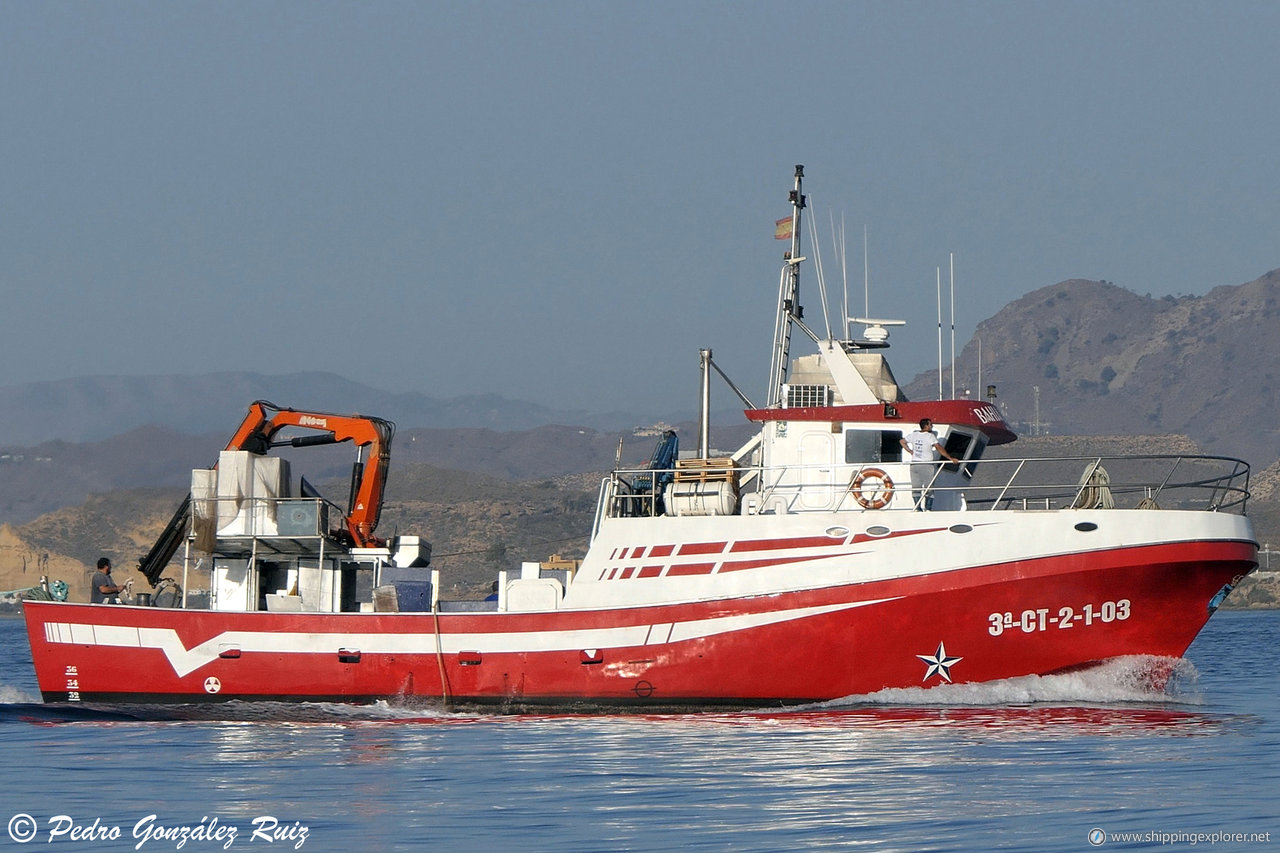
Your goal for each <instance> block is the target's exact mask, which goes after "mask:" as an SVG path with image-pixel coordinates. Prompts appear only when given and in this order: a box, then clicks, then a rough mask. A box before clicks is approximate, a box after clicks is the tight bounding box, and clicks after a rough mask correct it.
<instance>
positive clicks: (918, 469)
mask: <svg viewBox="0 0 1280 853" xmlns="http://www.w3.org/2000/svg"><path fill="white" fill-rule="evenodd" d="M898 443H899V444H901V445H902V449H903V450H906V451H907V452H909V453H910V454H911V502H912V503H913V504H914V505H915V508H916V512H920V511H921V510H928V509H933V495H930V494H928V493H926V492H925V491H924V489H925V486H927V485H929V483H930V482H932V481H933V477H934V474H935V473H936V472H937V466H935V465H934V463H935V462H937V461H938V456H942V457H944V458H945V459H947V460H949V461H951V462H959V461H960V460H959V459H957V458H955V457H954V456H952V455H951V454H950V453H948V452H947V449H946V448H945V447H943V446H942V445H941V444H939V443H938V436H937V434H936V433H935V432H934V431H933V421H932V420H930V419H929V418H921V419H920V429H918V430H916V431H915V432H911V433H908V434H907V435H905V436H903V437H902V438H900V439H898Z"/></svg>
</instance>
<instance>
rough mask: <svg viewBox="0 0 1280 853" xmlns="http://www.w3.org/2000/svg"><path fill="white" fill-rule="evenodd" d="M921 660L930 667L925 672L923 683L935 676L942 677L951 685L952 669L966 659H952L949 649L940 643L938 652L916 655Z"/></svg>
mask: <svg viewBox="0 0 1280 853" xmlns="http://www.w3.org/2000/svg"><path fill="white" fill-rule="evenodd" d="M916 657H918V658H920V660H922V661H924V662H925V664H926V665H927V666H928V669H926V670H925V673H924V678H922V679H920V680H921V681H928V680H929V679H930V678H932V677H933V676H934V674H937V675H940V676H941V677H942V680H943V681H945V682H947V683H948V684H950V683H951V667H953V666H955V665H956V664H958V663H959V662H960V661H962V660H964V658H958V657H950V656H948V655H947V647H946V646H945V645H944V644H943V643H941V642H940V643H938V650H937V651H936V652H934V653H933V654H931V655H916Z"/></svg>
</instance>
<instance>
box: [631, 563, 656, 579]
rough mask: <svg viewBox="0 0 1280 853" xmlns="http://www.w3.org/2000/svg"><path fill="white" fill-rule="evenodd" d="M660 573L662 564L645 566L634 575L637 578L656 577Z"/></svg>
mask: <svg viewBox="0 0 1280 853" xmlns="http://www.w3.org/2000/svg"><path fill="white" fill-rule="evenodd" d="M660 574H662V566H645V567H644V568H643V569H641V570H640V572H639V573H638V574H637V575H636V577H638V578H656V577H657V576H658V575H660Z"/></svg>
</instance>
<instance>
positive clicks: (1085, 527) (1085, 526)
mask: <svg viewBox="0 0 1280 853" xmlns="http://www.w3.org/2000/svg"><path fill="white" fill-rule="evenodd" d="M1097 529H1098V525H1096V524H1094V523H1093V522H1092V521H1082V522H1080V523H1079V524H1077V525H1076V530H1079V531H1080V532H1081V533H1092V532H1093V531H1095V530H1097Z"/></svg>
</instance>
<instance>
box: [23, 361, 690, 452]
mask: <svg viewBox="0 0 1280 853" xmlns="http://www.w3.org/2000/svg"><path fill="white" fill-rule="evenodd" d="M254 400H271V401H273V402H275V403H278V404H280V405H282V406H294V407H298V408H307V409H312V410H315V411H329V412H376V413H377V414H378V416H379V417H383V418H386V419H388V420H391V421H394V422H395V423H398V424H400V425H402V426H409V427H430V428H436V429H453V428H461V427H488V428H491V429H497V430H520V429H529V428H531V427H535V426H542V425H545V424H576V425H579V426H589V427H595V428H597V429H624V428H626V429H629V428H631V427H633V426H635V425H637V424H642V423H652V422H653V421H654V420H656V419H664V420H674V419H677V418H675V417H674V416H673V415H671V414H665V415H660V416H659V417H658V418H655V417H654V416H652V415H648V416H646V415H639V414H636V413H632V412H585V411H573V410H557V409H551V408H548V407H546V406H543V405H540V404H538V403H531V402H527V401H522V400H508V399H506V398H505V397H500V396H498V395H497V394H473V395H469V396H464V397H451V398H436V397H429V396H427V395H425V394H418V393H393V392H390V391H382V390H379V389H377V388H372V387H370V386H368V385H362V384H360V383H358V382H353V381H351V380H350V379H346V378H344V377H341V376H338V375H336V374H333V373H322V372H312V373H290V374H284V375H274V376H273V375H266V374H261V373H208V374H202V375H197V376H176V375H157V376H86V377H81V378H77V379H64V380H59V381H50V382H29V383H25V384H21V385H9V386H4V387H0V447H9V448H11V447H25V446H30V445H37V444H41V443H43V442H47V441H53V440H58V439H60V440H63V441H74V442H91V441H100V440H102V439H105V438H108V437H110V436H113V435H118V434H120V433H123V432H127V431H129V430H132V429H134V428H136V427H141V426H160V427H167V428H169V429H172V430H177V431H179V432H186V433H195V434H203V433H207V432H209V431H210V430H211V429H218V428H220V427H221V428H223V429H225V430H226V432H227V433H228V434H229V433H230V432H231V431H232V429H234V427H235V425H236V424H238V423H240V420H241V418H243V417H244V414H245V410H246V409H247V407H248V405H249V404H250V403H252V402H253V401H254ZM692 416H693V413H692V412H691V411H690V412H685V413H684V414H683V415H682V417H684V418H689V417H692Z"/></svg>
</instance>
